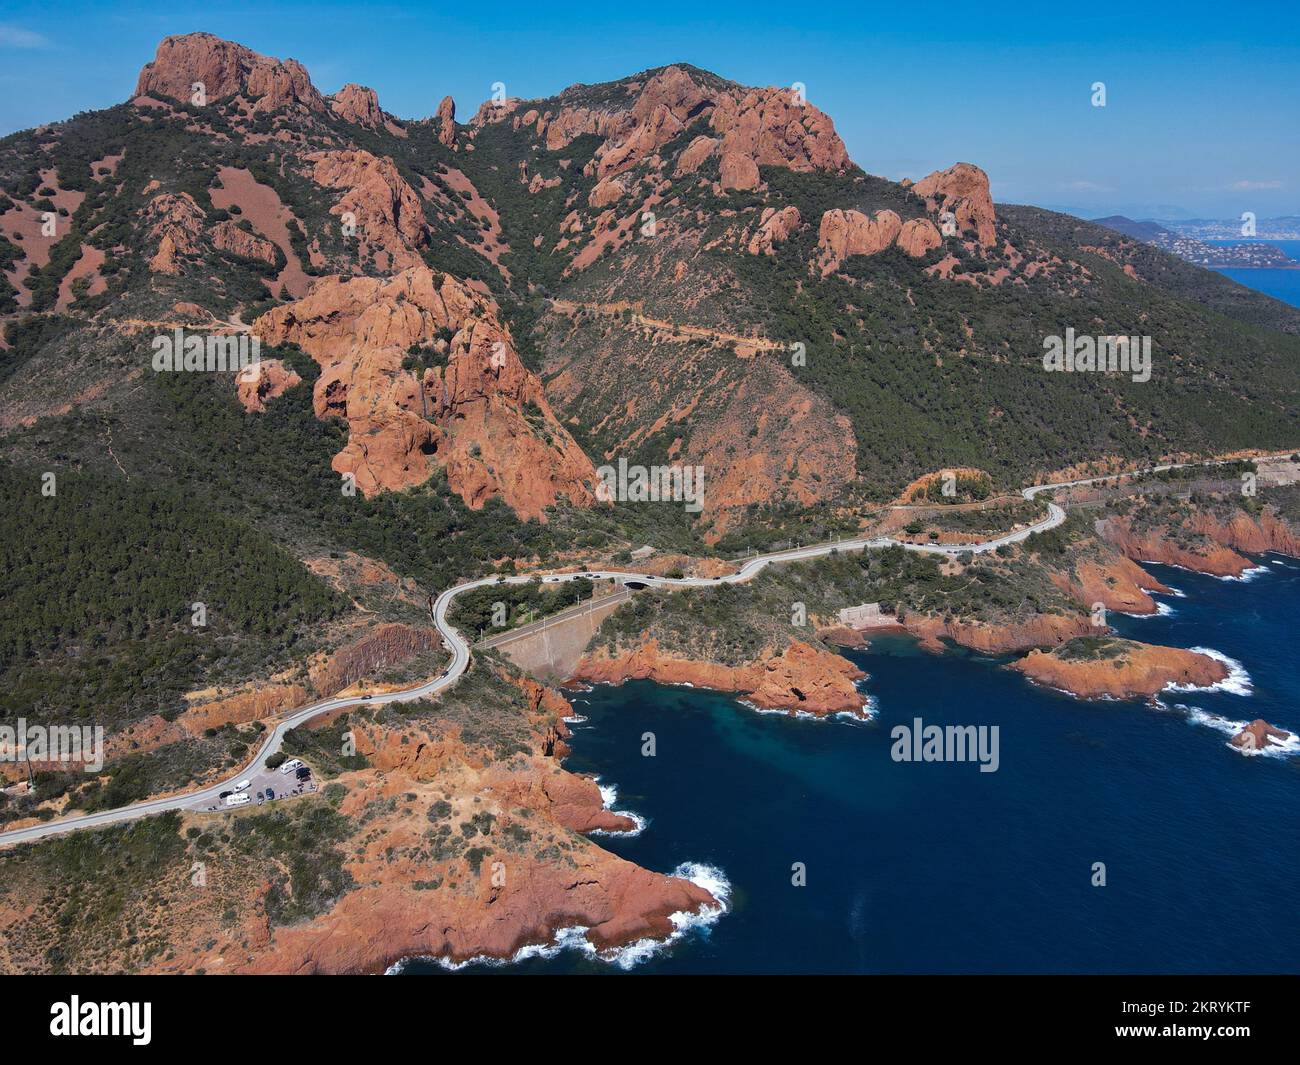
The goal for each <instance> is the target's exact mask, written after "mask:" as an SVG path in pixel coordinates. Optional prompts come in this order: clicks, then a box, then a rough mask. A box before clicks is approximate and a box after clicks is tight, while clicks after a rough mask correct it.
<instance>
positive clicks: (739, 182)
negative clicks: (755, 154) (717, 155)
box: [718, 152, 758, 189]
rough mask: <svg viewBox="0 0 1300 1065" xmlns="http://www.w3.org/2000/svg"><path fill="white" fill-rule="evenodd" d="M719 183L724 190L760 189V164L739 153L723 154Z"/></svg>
mask: <svg viewBox="0 0 1300 1065" xmlns="http://www.w3.org/2000/svg"><path fill="white" fill-rule="evenodd" d="M718 175H719V176H718V182H719V184H721V185H722V187H723V188H724V189H756V188H758V164H757V163H755V162H754V160H753V159H751V158H750V157H749V156H747V155H742V154H740V153H739V152H723V154H722V161H721V162H720V163H719V164H718Z"/></svg>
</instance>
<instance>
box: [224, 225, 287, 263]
mask: <svg viewBox="0 0 1300 1065" xmlns="http://www.w3.org/2000/svg"><path fill="white" fill-rule="evenodd" d="M212 245H213V247H215V248H219V249H221V250H222V251H228V252H230V253H231V254H232V255H242V256H243V257H244V258H245V259H257V260H258V261H259V262H264V263H269V264H271V265H274V264H275V261H276V247H275V245H274V244H272V243H271V242H270V241H269V240H267V239H266V238H265V237H259V236H258V235H257V234H256V233H250V232H248V230H246V229H241V228H240V227H239V226H238V224H236V223H235V222H232V221H230V220H229V219H227V220H226V221H224V222H218V223H217V224H216V225H215V226H213V227H212Z"/></svg>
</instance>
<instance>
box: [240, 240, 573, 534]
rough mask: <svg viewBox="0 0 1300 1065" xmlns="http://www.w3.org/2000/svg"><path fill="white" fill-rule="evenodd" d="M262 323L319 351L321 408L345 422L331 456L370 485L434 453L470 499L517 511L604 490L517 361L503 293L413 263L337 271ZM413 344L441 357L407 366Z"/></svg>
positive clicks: (426, 466) (423, 467)
mask: <svg viewBox="0 0 1300 1065" xmlns="http://www.w3.org/2000/svg"><path fill="white" fill-rule="evenodd" d="M253 331H254V332H255V333H256V334H257V335H258V336H260V337H261V338H262V339H263V341H265V342H266V343H270V344H278V343H284V342H286V341H289V342H292V343H295V344H297V345H298V346H299V347H301V348H302V350H303V351H305V352H306V353H307V354H309V355H310V356H311V357H312V358H313V359H315V360H316V361H317V362H318V363H320V365H321V368H322V371H321V375H320V378H319V379H318V380H317V382H316V389H315V397H314V398H315V406H316V414H317V416H318V417H321V418H325V417H330V416H337V417H341V418H343V419H344V420H345V421H346V422H347V423H348V428H349V430H350V434H349V439H348V444H347V446H346V447H345V448H344V449H343V450H342V451H341V452H339V454H337V455H336V456H335V457H334V460H333V463H332V466H333V468H334V469H335V470H336V471H338V472H339V473H352V474H353V475H354V476H355V477H356V484H357V487H358V488H360V489H361V491H362V492H363V493H365V494H366V495H372V494H374V493H376V492H381V491H385V490H395V489H401V488H405V487H409V486H411V485H415V484H420V483H422V482H424V481H425V480H427V479H428V477H429V476H430V474H431V473H432V472H433V465H432V463H433V462H437V463H439V464H441V465H444V466H445V467H446V470H447V478H448V482H449V483H450V485H451V487H452V489H453V490H454V491H456V492H457V493H459V494H460V496H461V497H462V498H463V499H464V500H465V502H466V503H467V504H468V505H469V506H471V507H473V508H475V509H478V508H479V507H482V506H483V504H484V503H485V502H486V501H487V500H488V499H489V498H491V497H492V496H499V497H501V498H502V499H503V500H504V501H505V502H506V503H508V504H509V505H510V506H511V507H513V508H514V509H515V511H516V512H517V513H519V514H520V516H522V517H542V516H543V508H545V507H547V506H550V505H552V504H554V503H555V502H556V501H557V500H558V499H559V497H560V496H566V497H567V498H568V499H569V501H570V502H571V503H573V504H574V505H577V506H590V505H592V504H593V503H594V502H595V496H594V494H593V485H594V480H595V471H594V469H593V468H592V465H591V462H590V460H589V459H588V458H587V456H586V455H584V454H583V453H582V450H581V449H580V448H579V447H578V445H577V444H576V443H575V442H574V440H573V438H572V437H571V436H570V435H569V433H568V431H567V430H566V429H565V428H564V427H563V426H562V425H561V424H560V423H559V421H558V420H557V419H556V417H555V415H554V414H553V413H552V411H551V408H550V404H549V403H548V402H547V400H546V396H545V393H544V391H543V389H542V384H541V382H540V381H539V380H538V378H537V377H536V375H535V374H533V373H532V372H530V371H529V370H527V369H526V368H525V367H524V365H523V363H522V362H520V360H519V356H518V355H517V354H516V352H515V347H514V341H513V339H512V338H511V336H510V333H509V331H508V330H507V329H506V328H505V326H503V325H502V324H501V322H500V318H499V313H498V310H497V306H496V303H495V302H494V301H493V300H492V299H491V298H490V297H487V296H482V295H480V294H479V293H477V292H476V291H474V290H473V289H471V288H470V287H469V286H468V285H465V284H464V283H462V282H461V281H458V280H457V279H456V278H453V277H452V276H451V275H449V274H441V273H435V272H434V271H432V270H430V269H428V267H425V266H418V267H412V268H409V269H406V270H403V271H401V272H400V273H398V274H395V275H394V276H392V277H390V278H373V277H358V278H352V279H350V280H343V279H339V278H331V279H328V280H325V281H321V282H320V283H318V284H317V285H316V287H315V288H313V289H312V292H311V294H310V295H308V296H307V297H306V298H305V299H301V300H298V301H297V302H295V303H292V304H287V305H285V306H282V307H276V308H274V309H273V310H271V311H268V312H267V313H266V314H264V315H262V317H260V318H259V319H258V320H257V321H256V322H255V323H254V325H253ZM448 338H449V339H448ZM412 345H421V346H423V347H426V348H427V349H429V350H430V351H431V352H438V353H440V355H439V357H438V358H437V359H434V360H433V361H442V362H444V364H443V365H436V366H428V367H427V368H426V369H425V370H424V372H423V376H417V373H416V371H412V370H403V369H402V363H403V361H404V360H405V359H406V358H407V353H408V349H409V348H411V346H412Z"/></svg>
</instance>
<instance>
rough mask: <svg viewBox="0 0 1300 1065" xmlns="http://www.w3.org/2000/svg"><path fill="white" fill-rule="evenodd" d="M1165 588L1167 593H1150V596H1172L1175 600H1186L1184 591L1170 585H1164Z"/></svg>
mask: <svg viewBox="0 0 1300 1065" xmlns="http://www.w3.org/2000/svg"><path fill="white" fill-rule="evenodd" d="M1165 587H1166V588H1168V589H1169V591H1167V592H1152V593H1151V594H1152V595H1172V596H1173V597H1174V598H1176V599H1186V598H1187V593H1186V592H1185V591H1183V590H1182V589H1181V588H1175V587H1174V586H1173V585H1172V584H1166V585H1165Z"/></svg>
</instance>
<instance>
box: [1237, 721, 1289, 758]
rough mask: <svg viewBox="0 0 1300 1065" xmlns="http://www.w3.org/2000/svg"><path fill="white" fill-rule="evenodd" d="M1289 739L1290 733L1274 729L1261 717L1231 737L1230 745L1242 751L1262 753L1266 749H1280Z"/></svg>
mask: <svg viewBox="0 0 1300 1065" xmlns="http://www.w3.org/2000/svg"><path fill="white" fill-rule="evenodd" d="M1290 738H1291V733H1289V732H1287V731H1286V730H1285V729H1280V728H1274V727H1273V726H1272V725H1270V724H1269V723H1268V722H1267V721H1265V720H1264V719H1263V718H1262V717H1257V718H1255V720H1254V721H1252V722H1251V723H1250V724H1249V725H1247V726H1246V727H1245V728H1244V729H1242V730H1241V731H1240V732H1238V733H1237V734H1236V735H1235V736H1233V737H1232V740H1231V743H1232V745H1233V746H1234V747H1238V748H1240V749H1241V750H1243V751H1262V750H1264V748H1266V747H1280V746H1282V745H1283V744H1284V743H1286V741H1287V740H1289V739H1290Z"/></svg>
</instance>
